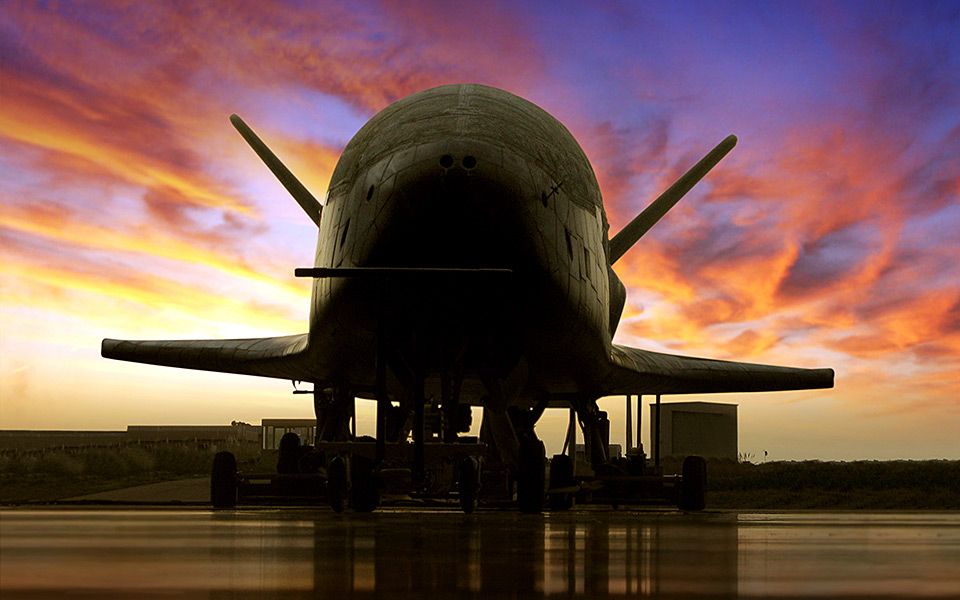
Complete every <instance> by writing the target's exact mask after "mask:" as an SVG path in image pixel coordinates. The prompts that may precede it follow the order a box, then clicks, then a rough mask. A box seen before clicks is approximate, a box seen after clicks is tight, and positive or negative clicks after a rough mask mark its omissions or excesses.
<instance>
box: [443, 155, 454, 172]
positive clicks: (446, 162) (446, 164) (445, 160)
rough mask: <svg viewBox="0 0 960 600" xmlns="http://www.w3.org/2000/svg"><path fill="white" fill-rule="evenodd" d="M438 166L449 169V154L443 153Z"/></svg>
mask: <svg viewBox="0 0 960 600" xmlns="http://www.w3.org/2000/svg"><path fill="white" fill-rule="evenodd" d="M440 166H441V167H443V168H444V169H449V168H450V167H452V166H453V157H452V156H450V155H449V154H444V155H443V156H441V157H440Z"/></svg>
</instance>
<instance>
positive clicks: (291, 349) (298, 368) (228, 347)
mask: <svg viewBox="0 0 960 600" xmlns="http://www.w3.org/2000/svg"><path fill="white" fill-rule="evenodd" d="M306 350H307V334H305V333H301V334H300V335H288V336H283V337H271V338H251V339H240V340H163V341H140V340H137V341H133V340H111V339H105V340H103V343H102V344H101V346H100V355H101V356H103V357H104V358H113V359H115V360H126V361H130V362H138V363H146V364H149V365H162V366H166V367H179V368H181V369H197V370H200V371H217V372H220V373H237V374H240V375H259V376H261V377H275V378H277V379H290V380H296V381H310V380H311V375H310V368H309V366H310V365H309V361H308V360H306V356H305V355H306Z"/></svg>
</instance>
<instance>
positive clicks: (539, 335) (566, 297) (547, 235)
mask: <svg viewBox="0 0 960 600" xmlns="http://www.w3.org/2000/svg"><path fill="white" fill-rule="evenodd" d="M231 122H232V123H233V125H234V126H235V127H236V129H237V130H238V131H239V132H240V134H241V135H242V136H243V138H244V139H245V140H246V141H247V142H248V143H249V145H250V146H251V147H252V148H253V150H254V151H255V152H256V153H257V155H259V157H260V158H261V159H262V160H263V161H264V162H265V163H266V165H267V167H269V168H270V170H271V171H272V172H273V173H274V174H275V175H276V177H277V178H278V179H279V181H280V182H281V183H282V184H283V186H284V187H285V188H286V189H287V190H288V191H289V193H290V194H291V195H292V196H293V198H294V199H295V200H296V201H297V202H298V203H299V205H300V206H301V207H302V208H303V210H304V212H305V213H306V214H307V216H308V217H309V218H310V219H311V220H312V221H313V223H315V224H316V226H317V228H318V235H317V246H316V255H315V260H314V264H313V265H312V266H310V267H303V268H297V269H296V271H295V274H296V276H298V277H305V278H309V279H311V280H312V295H311V304H310V317H309V323H308V324H307V331H306V332H305V333H302V334H299V335H290V336H282V337H270V338H257V339H221V340H183V341H126V340H115V339H104V340H103V342H102V347H101V354H102V356H104V357H106V358H111V359H117V360H123V361H132V362H139V363H148V364H153V365H163V366H169V367H179V368H186V369H199V370H205V371H217V372H224V373H236V374H241V375H255V376H260V377H272V378H278V379H286V380H291V381H294V382H310V383H312V384H313V386H314V390H313V394H314V408H315V412H316V416H317V440H316V441H317V442H318V443H319V442H342V441H348V440H350V439H352V436H353V435H354V433H353V432H352V431H351V428H350V423H351V419H353V417H354V412H355V409H354V404H355V398H366V399H371V400H376V401H377V421H376V422H377V435H376V440H377V455H378V457H382V456H383V452H384V450H383V448H384V445H385V444H387V443H395V442H399V441H404V440H406V439H407V436H408V435H409V436H411V437H412V440H413V442H414V444H415V445H416V447H417V448H418V450H417V451H416V452H414V458H413V463H414V466H413V470H414V473H415V475H416V474H417V473H418V471H419V473H420V474H422V469H423V427H424V424H423V422H424V406H425V404H427V402H428V400H429V399H433V400H434V401H436V402H438V405H439V410H440V413H441V414H442V415H443V432H442V438H443V440H444V441H446V442H455V441H456V440H457V436H458V434H460V433H463V432H465V431H467V429H468V428H469V421H470V407H475V406H482V407H483V424H482V428H481V429H482V432H481V437H483V439H484V440H485V441H486V443H487V444H488V446H489V448H490V450H489V451H490V452H491V453H492V454H493V455H494V456H495V457H496V458H497V460H500V461H502V462H503V463H504V464H508V465H514V466H516V465H519V467H518V468H519V469H520V471H521V472H523V471H524V469H525V467H524V465H530V464H532V465H533V467H532V470H533V471H536V469H537V468H538V467H539V469H540V473H541V474H542V473H543V461H544V456H543V454H544V450H543V444H542V443H541V442H539V440H538V438H537V435H536V432H535V429H534V427H535V425H536V423H537V421H538V420H539V418H540V417H541V415H542V414H543V412H544V410H545V409H546V408H547V407H552V406H564V407H569V408H571V409H572V410H573V411H575V414H576V417H577V419H578V420H579V423H580V425H581V427H582V428H583V431H584V437H585V440H586V441H588V442H589V441H591V440H592V441H594V442H597V443H593V444H591V446H592V450H591V451H590V460H591V461H592V462H593V463H594V464H597V463H602V462H603V461H605V460H606V459H607V456H606V451H607V449H606V447H605V445H604V444H601V443H599V440H600V438H601V437H602V431H603V428H604V423H603V422H602V421H603V420H604V419H605V418H606V417H605V414H604V413H603V412H602V411H600V410H599V408H598V405H597V400H598V399H599V398H601V397H604V396H611V395H621V394H623V395H625V394H693V393H697V394H704V393H721V392H769V391H778V390H804V389H815V388H829V387H832V386H833V376H834V373H833V370H832V369H825V368H824V369H805V368H792V367H782V366H770V365H760V364H750V363H742V362H730V361H723V360H712V359H707V358H695V357H688V356H678V355H671V354H664V353H660V352H653V351H649V350H643V349H640V348H632V347H628V346H624V345H619V344H615V343H613V338H614V334H615V333H616V331H617V327H618V324H619V322H620V318H621V313H622V310H623V307H624V302H625V300H626V290H625V288H624V285H623V283H622V282H621V281H620V279H619V278H618V277H617V274H616V273H615V271H614V266H615V265H616V263H617V261H618V260H619V259H620V258H622V257H623V256H624V254H625V253H627V252H628V251H629V250H630V249H631V248H632V247H633V246H634V245H635V244H636V243H637V242H638V241H639V240H640V239H641V238H642V237H643V235H644V234H645V233H647V231H649V230H650V228H651V227H653V226H654V225H655V224H656V223H657V222H658V221H659V220H660V219H661V218H662V217H664V215H666V213H667V212H668V211H669V210H670V209H671V208H672V207H673V206H674V205H675V204H676V203H677V202H678V201H679V200H680V199H681V198H682V197H683V196H684V194H686V193H687V192H688V191H689V190H690V189H691V188H692V187H693V186H694V185H695V184H696V183H697V182H698V181H699V180H700V179H701V178H703V177H704V176H705V175H706V174H707V173H708V172H709V171H710V170H711V169H712V168H713V167H714V166H715V165H716V164H717V163H718V162H719V161H720V160H721V159H722V158H723V157H724V156H725V155H726V154H727V153H728V152H729V151H730V150H731V149H732V148H733V147H734V145H735V144H736V141H737V140H736V137H734V136H732V135H731V136H728V137H727V138H726V139H724V140H723V141H721V142H720V143H719V144H718V145H717V146H716V147H715V148H714V149H713V150H711V151H710V152H709V153H708V154H707V155H706V156H705V157H704V158H703V159H702V160H700V161H699V162H697V163H696V164H695V165H694V166H693V167H692V168H690V170H689V171H687V172H686V173H685V174H684V175H683V176H681V177H680V178H679V179H678V180H677V181H676V182H675V183H674V184H673V185H671V186H670V187H669V189H667V190H666V191H665V192H663V194H661V195H660V196H659V197H658V198H657V199H656V200H654V201H653V202H652V203H651V204H650V205H649V206H648V207H647V208H646V209H644V210H643V211H642V212H641V213H640V214H639V215H638V216H637V217H636V218H634V219H633V220H632V221H630V222H629V223H628V224H627V225H626V226H625V227H624V228H623V229H622V230H621V231H619V232H618V233H617V234H616V235H613V236H612V237H611V236H610V235H609V223H608V221H607V216H606V213H605V211H604V207H603V202H602V198H601V193H600V188H599V186H598V183H597V179H596V176H595V175H594V172H593V169H592V167H591V165H590V162H589V161H588V159H587V157H586V155H585V154H584V152H583V150H582V149H581V148H580V146H579V144H578V143H577V141H576V140H575V139H574V137H573V135H572V134H571V133H570V132H569V131H568V130H567V129H566V128H565V127H564V126H563V125H562V124H561V123H560V122H559V121H558V120H557V119H555V118H554V117H552V116H551V115H550V114H548V113H547V112H546V111H544V110H543V109H541V108H539V107H538V106H536V105H535V104H533V103H531V102H529V101H527V100H524V99H522V98H520V97H518V96H516V95H513V94H511V93H509V92H506V91H503V90H500V89H496V88H493V87H488V86H484V85H478V84H461V85H445V86H441V87H436V88H432V89H428V90H425V91H421V92H419V93H415V94H413V95H411V96H408V97H406V98H403V99H401V100H399V101H397V102H395V103H393V104H391V105H389V106H388V107H386V108H385V109H383V110H382V111H380V112H379V113H377V114H376V115H375V116H373V117H372V118H371V119H370V120H369V121H368V122H367V123H366V124H365V125H364V126H363V127H362V128H361V129H360V130H359V132H358V133H357V134H356V135H355V136H354V137H353V138H352V139H351V140H350V142H349V143H348V144H347V145H346V147H345V149H344V150H343V153H342V155H341V157H340V159H339V162H338V163H337V166H336V168H335V170H334V172H333V175H332V177H331V181H330V184H329V186H328V192H327V196H326V200H325V202H324V203H322V204H321V203H320V202H319V201H318V200H317V199H316V198H315V197H314V196H313V195H312V194H311V193H310V191H308V190H307V189H306V188H305V187H304V186H303V185H302V184H301V183H300V181H299V180H298V179H297V178H296V177H295V176H294V175H293V174H292V173H291V172H290V171H289V170H288V169H287V168H286V167H285V166H284V164H283V163H282V162H281V161H280V159H279V158H278V157H277V156H276V155H275V154H274V153H273V152H272V151H271V150H270V149H269V148H268V147H267V146H266V145H265V144H264V142H263V141H262V140H261V139H260V138H259V137H258V136H257V135H256V134H255V133H254V132H253V130H252V129H250V128H249V127H248V126H247V125H246V124H245V123H244V122H243V121H242V120H241V119H240V118H239V117H238V116H236V115H233V116H231ZM606 427H607V429H609V424H608V423H607V424H606ZM526 469H527V472H529V471H530V470H531V468H530V467H526ZM540 491H541V492H542V486H541V490H540ZM520 494H521V490H520V489H519V488H518V495H520ZM528 494H529V493H528ZM533 494H534V495H536V492H534V493H533ZM521 500H522V499H521ZM533 502H534V504H535V500H534V501H533ZM528 503H529V502H528Z"/></svg>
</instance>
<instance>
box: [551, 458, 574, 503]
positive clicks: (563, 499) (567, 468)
mask: <svg viewBox="0 0 960 600" xmlns="http://www.w3.org/2000/svg"><path fill="white" fill-rule="evenodd" d="M575 483H576V481H575V480H574V478H573V461H572V460H570V457H569V456H567V455H566V454H556V455H554V457H553V459H552V460H551V461H550V489H557V488H566V487H572V486H573V485H574V484H575ZM571 507H573V494H570V493H563V494H550V510H570V508H571Z"/></svg>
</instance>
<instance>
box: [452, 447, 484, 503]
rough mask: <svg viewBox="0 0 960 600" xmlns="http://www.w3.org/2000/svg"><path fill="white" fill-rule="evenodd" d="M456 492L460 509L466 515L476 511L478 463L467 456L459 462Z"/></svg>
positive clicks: (478, 482)
mask: <svg viewBox="0 0 960 600" xmlns="http://www.w3.org/2000/svg"><path fill="white" fill-rule="evenodd" d="M457 491H458V492H459V494H460V509H461V510H463V512H465V513H466V514H468V515H469V514H470V513H472V512H473V511H474V510H476V508H477V496H478V495H479V491H480V463H479V462H477V459H476V458H474V457H472V456H467V457H466V458H464V459H463V460H462V461H460V477H459V479H458V480H457Z"/></svg>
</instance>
